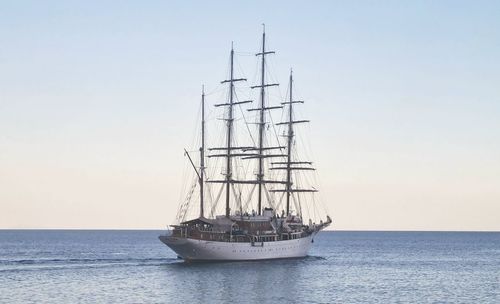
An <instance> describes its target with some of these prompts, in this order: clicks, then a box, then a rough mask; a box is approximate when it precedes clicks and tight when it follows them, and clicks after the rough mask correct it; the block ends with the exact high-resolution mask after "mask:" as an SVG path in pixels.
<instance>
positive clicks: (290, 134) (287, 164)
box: [270, 70, 318, 215]
mask: <svg viewBox="0 0 500 304" xmlns="http://www.w3.org/2000/svg"><path fill="white" fill-rule="evenodd" d="M296 103H304V101H302V100H293V72H292V70H290V83H289V100H288V101H285V102H282V103H281V104H282V105H287V106H288V113H287V114H288V117H287V121H284V122H280V123H277V124H276V125H286V126H287V127H288V131H287V134H286V135H284V136H285V137H287V154H286V155H285V157H286V161H278V162H272V163H271V165H273V167H271V168H270V169H271V170H286V181H285V185H286V186H285V188H284V189H272V190H270V192H286V215H289V214H290V197H291V195H292V193H301V192H317V191H318V190H316V189H314V188H312V189H304V188H297V187H295V188H292V185H293V181H292V172H293V171H295V170H315V169H314V168H313V167H311V165H312V162H310V161H297V160H295V161H294V160H292V148H293V138H294V136H295V133H294V128H293V126H294V124H301V123H307V122H309V120H293V105H294V104H296ZM299 209H300V207H299Z"/></svg>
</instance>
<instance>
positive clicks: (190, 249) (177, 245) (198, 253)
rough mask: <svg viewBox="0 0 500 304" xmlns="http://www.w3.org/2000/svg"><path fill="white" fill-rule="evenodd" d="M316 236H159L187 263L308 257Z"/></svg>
mask: <svg viewBox="0 0 500 304" xmlns="http://www.w3.org/2000/svg"><path fill="white" fill-rule="evenodd" d="M313 238H314V234H312V235H309V236H307V237H303V238H300V239H294V240H286V241H276V242H264V243H255V244H254V245H252V244H251V243H236V242H214V241H205V240H196V239H189V238H179V237H172V236H160V240H161V241H162V242H163V243H165V244H166V245H167V246H168V247H170V248H171V249H172V250H173V251H175V253H177V255H178V256H179V257H181V258H183V259H184V260H200V261H248V260H267V259H283V258H299V257H305V256H307V252H308V251H309V248H311V245H312V241H313Z"/></svg>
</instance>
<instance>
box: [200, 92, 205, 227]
mask: <svg viewBox="0 0 500 304" xmlns="http://www.w3.org/2000/svg"><path fill="white" fill-rule="evenodd" d="M204 175H205V86H203V87H202V89H201V147H200V217H203V204H204V202H203V201H204V197H205V196H204V192H203V191H204V189H203V186H204V182H205V180H204Z"/></svg>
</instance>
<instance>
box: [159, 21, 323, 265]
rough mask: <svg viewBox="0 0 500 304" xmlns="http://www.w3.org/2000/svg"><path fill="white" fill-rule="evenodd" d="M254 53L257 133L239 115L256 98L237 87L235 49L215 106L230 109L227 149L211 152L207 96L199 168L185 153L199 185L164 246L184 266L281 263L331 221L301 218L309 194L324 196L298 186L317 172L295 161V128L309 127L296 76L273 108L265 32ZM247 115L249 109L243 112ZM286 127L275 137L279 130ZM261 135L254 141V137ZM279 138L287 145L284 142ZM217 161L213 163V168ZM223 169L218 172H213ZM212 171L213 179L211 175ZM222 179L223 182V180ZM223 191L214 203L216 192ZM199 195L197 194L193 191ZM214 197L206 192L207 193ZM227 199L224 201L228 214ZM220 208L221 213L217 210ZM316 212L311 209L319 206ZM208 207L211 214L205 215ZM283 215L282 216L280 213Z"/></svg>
mask: <svg viewBox="0 0 500 304" xmlns="http://www.w3.org/2000/svg"><path fill="white" fill-rule="evenodd" d="M261 47H262V48H261V49H260V51H259V52H258V53H257V54H255V55H256V56H257V58H258V64H259V65H260V71H259V74H260V75H259V76H260V77H258V78H260V79H258V80H260V81H259V82H258V84H256V85H253V86H250V87H249V88H248V87H247V88H248V89H249V90H257V92H256V93H257V94H256V95H257V96H258V99H259V106H258V107H254V108H249V109H246V110H247V111H246V112H248V113H251V114H254V115H255V114H257V115H255V123H253V124H255V126H256V132H253V133H255V134H253V133H252V132H251V130H250V128H248V125H250V124H251V123H248V122H247V119H246V117H245V115H244V114H243V115H242V116H243V119H241V118H240V119H237V117H236V109H239V110H242V108H243V106H245V105H248V104H251V103H253V101H252V100H240V99H239V97H238V94H237V93H238V92H240V90H236V85H237V84H239V83H244V82H245V81H246V79H245V78H238V77H237V76H236V75H235V51H234V48H233V45H231V51H230V60H229V77H228V79H227V80H224V81H222V82H221V86H226V85H227V91H226V92H227V94H226V98H227V100H226V101H225V102H223V103H218V104H215V108H217V109H224V111H223V116H222V118H220V119H219V121H220V120H221V121H222V122H223V123H222V126H223V128H222V130H221V132H216V133H215V134H214V135H219V137H220V138H221V141H222V145H220V146H218V147H209V148H206V147H205V146H206V117H205V115H206V114H205V112H206V109H205V97H206V95H205V91H204V89H203V90H202V94H201V132H200V133H201V143H200V148H199V163H197V164H196V163H195V161H194V160H193V158H192V157H191V155H190V153H189V152H188V151H186V150H185V155H186V156H187V158H188V160H189V163H190V165H191V166H192V169H194V170H193V172H194V173H193V179H194V181H193V184H192V187H191V188H190V191H188V195H187V198H186V200H185V201H184V202H183V203H181V204H180V207H179V210H178V213H177V223H176V224H174V225H171V230H169V232H168V233H167V234H166V235H161V236H160V237H159V238H160V240H161V241H162V242H163V243H164V244H166V245H167V246H168V247H170V248H171V249H172V250H173V251H174V252H175V253H176V254H177V256H178V257H179V258H181V259H184V260H186V261H236V260H263V259H278V258H298V257H305V256H307V254H308V251H309V249H310V247H311V245H312V244H313V242H314V237H315V236H316V235H317V233H318V232H320V231H321V230H323V229H324V228H326V227H327V226H329V225H330V224H331V222H332V220H331V218H330V217H329V216H328V215H326V218H325V221H323V220H322V219H321V220H319V222H318V223H316V222H313V220H312V218H311V216H310V217H309V221H308V222H306V220H305V216H304V213H303V210H302V209H303V208H304V203H305V202H306V200H307V198H306V196H314V194H315V192H317V191H318V190H317V189H316V188H314V187H308V188H307V187H303V186H301V185H300V183H299V179H300V176H301V174H306V173H307V172H309V173H311V171H314V170H315V168H314V167H313V166H312V165H313V163H312V162H311V161H310V160H303V159H300V158H299V155H297V152H298V149H297V142H296V140H295V139H296V135H297V134H296V132H295V129H296V126H297V125H300V124H306V123H308V122H309V121H308V120H304V119H298V118H296V114H295V107H296V106H297V105H299V104H303V103H304V101H301V100H295V99H294V97H293V83H294V81H293V73H292V71H291V70H290V76H289V82H288V88H287V90H288V93H287V94H286V95H287V96H286V97H285V98H284V99H282V100H281V101H280V104H278V105H270V104H269V99H270V98H269V97H270V95H269V93H268V90H269V89H271V87H276V86H278V83H274V82H268V81H269V80H268V78H270V77H267V74H268V73H267V71H266V69H267V56H269V55H272V54H274V53H275V52H274V51H269V50H267V49H266V32H265V28H264V30H263V33H262V45H261ZM275 110H281V113H282V115H281V117H282V120H283V121H282V122H278V123H273V119H272V115H271V112H272V111H275ZM240 112H242V113H244V111H243V110H242V111H240ZM241 120H243V122H244V124H245V125H246V126H247V128H242V129H244V130H246V131H248V133H249V135H250V136H249V138H251V144H247V145H238V144H237V143H238V141H237V140H236V137H237V135H238V133H237V132H236V130H235V128H236V123H237V122H238V121H241ZM275 127H277V128H282V129H281V131H282V132H281V135H279V136H271V135H270V133H272V131H274V132H275V134H274V135H277V131H276V128H275ZM254 135H255V137H256V138H255V139H254ZM280 138H281V139H280ZM212 160H214V161H213V162H211V161H212ZM207 161H209V162H211V164H212V165H213V167H217V166H218V165H219V166H220V168H219V169H220V171H219V172H217V169H215V170H209V169H210V167H211V166H210V165H211V164H208V165H207ZM210 173H212V175H213V176H210V175H211V174H210ZM219 174H221V175H222V177H223V178H217V176H220V175H219ZM215 187H218V190H219V192H218V194H217V195H216V196H215V198H214V197H213V195H212V192H214V191H213V188H215ZM196 188H197V189H198V190H199V195H193V194H194V192H195V189H196ZM207 192H208V193H207ZM195 196H198V203H199V204H196V205H197V206H196V209H198V210H196V211H197V212H196V213H197V214H196V216H195V217H193V218H192V219H187V216H188V210H190V209H192V208H190V207H191V205H193V200H194V199H193V197H195ZM221 196H222V197H224V199H223V201H225V205H224V207H225V208H224V209H222V212H221V213H223V211H225V212H224V213H223V214H219V215H217V209H221V208H220V206H219V205H221V204H219V201H221ZM218 206H219V208H217V207H218ZM314 207H315V206H313V208H314ZM205 209H207V210H205ZM280 209H281V212H280Z"/></svg>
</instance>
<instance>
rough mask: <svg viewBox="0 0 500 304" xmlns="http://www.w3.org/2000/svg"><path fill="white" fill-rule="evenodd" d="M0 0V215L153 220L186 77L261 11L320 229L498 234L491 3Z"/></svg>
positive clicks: (162, 202) (144, 223) (178, 143)
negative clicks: (323, 208)
mask: <svg viewBox="0 0 500 304" xmlns="http://www.w3.org/2000/svg"><path fill="white" fill-rule="evenodd" d="M0 7H1V8H0V228H163V227H165V226H166V225H167V224H168V223H169V222H171V221H172V220H173V218H174V215H175V211H176V210H177V206H178V203H179V197H180V196H181V193H180V188H181V180H180V178H179V176H180V175H182V171H183V163H184V157H183V150H182V149H183V148H184V147H186V146H187V145H189V144H190V142H191V141H190V140H191V136H192V134H193V127H194V124H193V122H194V121H195V119H196V114H197V110H198V105H199V93H200V87H201V84H202V83H205V84H206V85H207V87H208V88H209V89H210V88H214V87H215V86H216V85H217V84H218V82H219V81H220V80H222V79H224V77H225V74H226V70H227V60H228V52H229V47H230V42H231V41H234V42H235V48H236V49H237V51H240V52H254V51H256V50H257V49H258V47H259V39H260V37H259V35H260V31H261V23H263V22H265V23H266V28H267V33H268V38H269V45H270V47H271V48H273V49H274V50H276V51H277V55H276V56H275V60H274V62H275V74H276V75H277V77H278V78H279V79H282V80H281V81H282V82H283V83H286V77H287V73H288V70H289V68H290V67H293V68H294V73H295V79H296V85H297V88H298V90H299V92H300V95H301V97H303V98H304V99H305V100H307V102H308V103H307V105H306V108H307V114H308V116H309V117H310V118H311V119H312V120H313V122H312V124H311V127H310V128H311V130H312V131H311V134H312V137H311V139H310V140H311V143H312V146H313V147H312V150H313V151H314V156H315V159H314V161H315V162H316V164H317V168H318V174H319V178H320V180H321V188H320V189H321V196H322V199H323V201H324V202H325V203H326V204H327V205H328V209H329V210H330V213H331V216H332V217H333V219H334V226H333V228H335V229H368V230H381V229H388V230H500V2H498V1H247V2H243V1H196V2H195V1H175V2H174V1H2V2H1V5H0ZM249 74H251V72H249Z"/></svg>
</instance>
